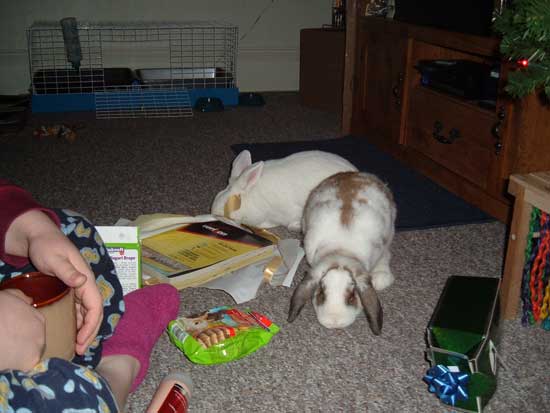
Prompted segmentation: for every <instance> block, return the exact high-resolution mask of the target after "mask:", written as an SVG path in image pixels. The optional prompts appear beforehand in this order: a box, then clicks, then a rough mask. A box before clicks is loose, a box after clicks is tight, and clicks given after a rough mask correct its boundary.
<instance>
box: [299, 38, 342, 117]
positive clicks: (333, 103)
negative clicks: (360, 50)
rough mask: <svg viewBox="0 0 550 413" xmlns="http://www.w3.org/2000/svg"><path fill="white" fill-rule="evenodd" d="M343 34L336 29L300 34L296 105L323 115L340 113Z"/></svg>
mask: <svg viewBox="0 0 550 413" xmlns="http://www.w3.org/2000/svg"><path fill="white" fill-rule="evenodd" d="M345 45H346V33H345V31H343V30H337V29H331V28H327V29H323V28H319V29H302V30H301V31H300V102H301V104H302V105H304V106H308V107H311V108H314V109H320V110H324V111H327V112H336V113H341V112H342V85H343V82H344V50H345Z"/></svg>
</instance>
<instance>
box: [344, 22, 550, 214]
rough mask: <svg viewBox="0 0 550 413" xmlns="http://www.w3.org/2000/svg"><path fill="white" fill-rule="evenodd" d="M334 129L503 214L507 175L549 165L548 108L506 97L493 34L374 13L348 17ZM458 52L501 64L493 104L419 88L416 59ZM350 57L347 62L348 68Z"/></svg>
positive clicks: (459, 56) (449, 56)
mask: <svg viewBox="0 0 550 413" xmlns="http://www.w3.org/2000/svg"><path fill="white" fill-rule="evenodd" d="M348 21H351V23H352V29H350V28H348V33H347V38H348V40H349V39H351V43H352V44H353V45H354V47H353V49H350V48H349V47H348V49H347V50H348V53H352V54H353V56H351V57H348V58H347V59H346V62H347V65H348V66H347V67H346V78H345V80H344V84H345V85H346V87H347V89H346V90H344V104H343V106H344V112H343V133H344V134H352V135H354V136H357V137H358V138H365V139H368V140H369V141H371V142H373V143H374V144H375V145H377V146H379V147H380V148H381V149H383V150H386V151H388V152H389V153H391V154H392V155H393V156H395V157H396V158H398V159H400V160H402V161H404V162H405V163H407V164H408V165H410V166H411V167H412V168H414V169H416V170H417V171H419V172H421V173H423V174H424V175H426V176H428V177H429V178H431V179H432V180H434V181H436V182H437V183H439V184H441V185H442V186H444V187H446V188H447V189H449V190H450V191H451V192H454V193H456V194H457V195H459V196H461V197H462V198H463V199H465V200H466V201H468V202H470V203H472V204H474V205H476V206H478V207H479V208H481V209H482V210H484V211H486V212H487V213H489V214H491V215H492V216H494V217H496V218H497V219H499V220H501V221H503V222H507V221H508V220H509V218H510V211H511V199H510V197H509V195H508V194H507V190H506V188H507V183H508V179H509V177H510V175H511V174H515V173H528V172H534V171H540V170H550V106H549V105H547V104H544V102H542V101H541V100H540V99H539V98H538V97H537V96H536V95H532V96H529V97H528V98H525V99H521V100H514V99H512V98H510V97H509V96H508V95H507V94H506V93H505V92H504V91H503V86H504V83H505V79H506V76H507V71H508V70H509V65H508V64H507V62H501V60H500V59H501V58H500V55H499V40H498V39H496V38H490V37H480V36H473V35H467V34H461V33H456V32H449V31H445V30H440V29H434V28H430V27H423V26H416V25H411V24H405V23H400V22H396V21H393V20H388V19H384V18H380V17H362V16H360V15H356V16H355V20H354V19H353V18H352V16H348ZM437 59H465V60H470V61H475V62H483V63H487V64H488V65H491V66H499V65H500V68H501V72H500V74H501V79H500V84H499V86H498V95H497V99H496V105H493V106H492V107H488V106H486V105H485V106H480V105H479V103H478V102H477V101H471V100H467V99H463V98H460V97H456V96H453V95H451V94H448V93H443V92H440V91H437V90H434V89H430V88H427V87H426V86H424V85H423V84H422V82H421V76H420V73H419V71H418V70H417V65H418V62H419V61H420V60H437ZM349 65H352V67H350V66H349Z"/></svg>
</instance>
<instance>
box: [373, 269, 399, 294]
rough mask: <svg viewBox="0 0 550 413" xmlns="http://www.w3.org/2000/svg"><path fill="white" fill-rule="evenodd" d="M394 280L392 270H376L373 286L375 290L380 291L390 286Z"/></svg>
mask: <svg viewBox="0 0 550 413" xmlns="http://www.w3.org/2000/svg"><path fill="white" fill-rule="evenodd" d="M393 280H394V276H393V274H392V273H391V272H390V271H376V272H373V273H372V286H373V287H374V289H375V290H377V291H380V290H383V289H384V288H387V287H389V286H390V285H391V284H392V283H393Z"/></svg>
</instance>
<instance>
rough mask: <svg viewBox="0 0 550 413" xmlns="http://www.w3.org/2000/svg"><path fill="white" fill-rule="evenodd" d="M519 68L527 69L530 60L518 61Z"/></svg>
mask: <svg viewBox="0 0 550 413" xmlns="http://www.w3.org/2000/svg"><path fill="white" fill-rule="evenodd" d="M517 63H518V66H520V67H527V66H529V60H528V59H520V60H518V62H517Z"/></svg>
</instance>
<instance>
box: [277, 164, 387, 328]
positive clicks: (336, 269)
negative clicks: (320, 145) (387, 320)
mask: <svg viewBox="0 0 550 413" xmlns="http://www.w3.org/2000/svg"><path fill="white" fill-rule="evenodd" d="M395 217H396V207H395V202H394V199H393V195H392V193H391V191H390V189H389V188H388V187H387V186H386V185H385V184H384V183H383V182H382V181H381V180H380V179H379V178H377V177H376V176H375V175H372V174H368V173H363V172H345V173H338V174H335V175H333V176H331V177H329V178H327V179H325V180H324V181H323V182H321V183H320V184H319V185H318V186H317V187H316V188H315V189H314V190H313V191H312V192H311V194H310V196H309V198H308V200H307V203H306V206H305V208H304V217H303V228H302V229H303V232H304V249H305V252H306V258H307V261H308V264H309V265H310V267H311V268H310V271H309V272H308V274H307V275H306V276H305V277H304V279H303V280H302V281H301V283H300V284H299V285H298V286H297V287H296V289H295V290H294V294H293V295H292V299H291V302H290V310H289V316H288V320H289V321H290V322H292V321H294V320H295V319H296V317H297V316H298V314H299V313H300V311H301V309H302V307H303V306H304V305H305V303H306V302H307V301H308V300H309V299H312V301H313V307H314V309H315V313H316V314H317V319H318V320H319V322H320V323H321V324H322V325H323V326H325V327H327V328H344V327H347V326H349V325H350V324H352V323H353V322H354V321H355V318H356V317H357V315H358V314H359V313H360V312H361V310H362V309H363V310H364V312H365V315H366V316H367V319H368V321H369V325H370V328H371V330H372V332H373V333H374V334H376V335H378V334H380V332H381V330H382V306H381V305H380V301H379V300H378V295H377V293H376V290H382V289H383V288H386V287H388V286H389V285H390V284H391V283H392V282H393V279H394V277H393V274H392V272H391V270H390V266H389V264H390V244H391V242H392V240H393V236H394V233H395Z"/></svg>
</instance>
